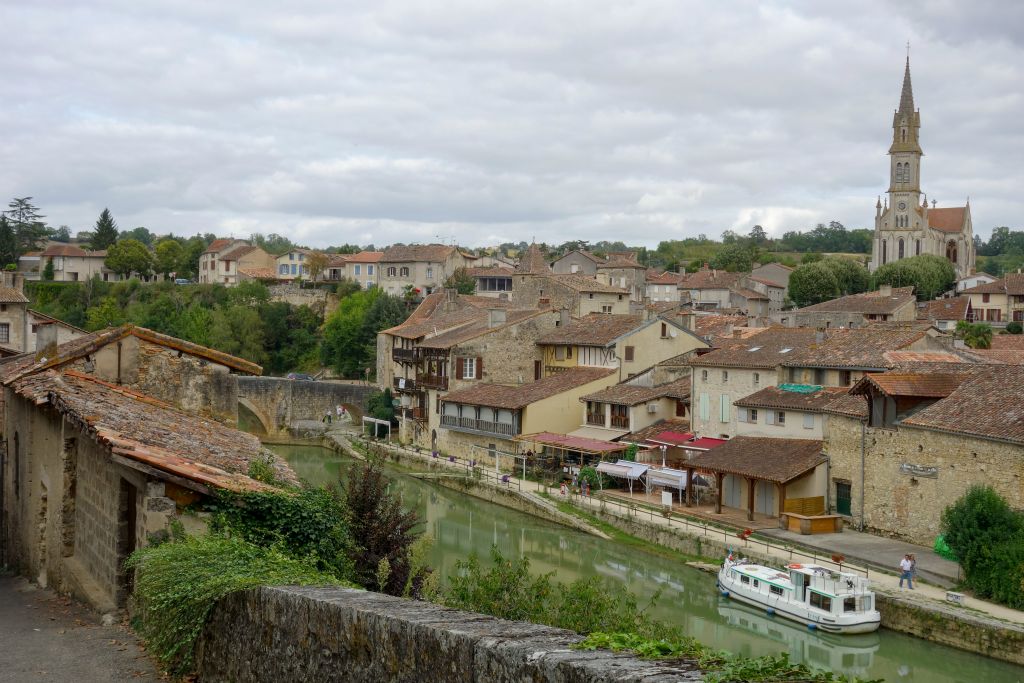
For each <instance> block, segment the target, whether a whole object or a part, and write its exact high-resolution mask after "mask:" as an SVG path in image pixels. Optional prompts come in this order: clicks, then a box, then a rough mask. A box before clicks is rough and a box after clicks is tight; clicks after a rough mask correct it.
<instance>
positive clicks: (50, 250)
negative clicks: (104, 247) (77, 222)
mask: <svg viewBox="0 0 1024 683" xmlns="http://www.w3.org/2000/svg"><path fill="white" fill-rule="evenodd" d="M99 254H100V252H95V251H86V250H85V249H82V248H81V247H76V246H75V245H73V244H51V245H50V246H48V247H47V248H46V249H45V250H43V253H42V254H40V255H41V256H77V257H79V258H87V257H89V256H93V257H97V256H99ZM102 255H103V256H104V257H106V255H107V252H105V251H104V252H102Z"/></svg>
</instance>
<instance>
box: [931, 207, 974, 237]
mask: <svg viewBox="0 0 1024 683" xmlns="http://www.w3.org/2000/svg"><path fill="white" fill-rule="evenodd" d="M966 213H967V207H966V206H949V207H944V208H942V209H929V210H928V225H929V227H932V228H934V229H935V230H938V231H939V232H960V231H961V230H963V227H964V219H965V215H966Z"/></svg>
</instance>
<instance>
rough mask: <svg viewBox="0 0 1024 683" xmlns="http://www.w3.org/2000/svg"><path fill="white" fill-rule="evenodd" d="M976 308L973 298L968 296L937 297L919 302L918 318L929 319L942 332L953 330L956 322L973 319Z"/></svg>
mask: <svg viewBox="0 0 1024 683" xmlns="http://www.w3.org/2000/svg"><path fill="white" fill-rule="evenodd" d="M974 316H975V313H974V308H973V307H972V306H971V298H970V297H967V296H955V297H951V298H948V299H935V300H934V301H926V302H925V303H923V304H919V305H918V308H917V319H918V320H922V321H927V322H929V323H931V324H932V325H934V326H935V329H937V330H941V331H942V332H953V331H954V330H956V324H957V323H958V322H960V321H961V320H973V319H974Z"/></svg>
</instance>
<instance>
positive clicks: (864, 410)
mask: <svg viewBox="0 0 1024 683" xmlns="http://www.w3.org/2000/svg"><path fill="white" fill-rule="evenodd" d="M821 412H823V413H829V414H832V415H842V416H843V417H852V418H854V419H858V420H861V419H864V418H866V417H867V416H868V404H867V399H865V398H864V397H863V396H853V395H851V394H849V393H846V392H843V393H840V394H836V396H835V398H833V399H832V401H831V402H830V403H828V404H826V405H825V406H824V407H822V409H821Z"/></svg>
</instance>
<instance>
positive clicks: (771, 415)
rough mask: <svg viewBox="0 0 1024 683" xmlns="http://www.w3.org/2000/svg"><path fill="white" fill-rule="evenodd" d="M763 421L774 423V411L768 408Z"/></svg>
mask: <svg viewBox="0 0 1024 683" xmlns="http://www.w3.org/2000/svg"><path fill="white" fill-rule="evenodd" d="M764 423H765V424H769V425H773V424H775V411H774V410H769V411H767V412H766V413H765V414H764Z"/></svg>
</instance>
